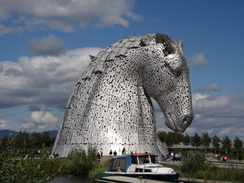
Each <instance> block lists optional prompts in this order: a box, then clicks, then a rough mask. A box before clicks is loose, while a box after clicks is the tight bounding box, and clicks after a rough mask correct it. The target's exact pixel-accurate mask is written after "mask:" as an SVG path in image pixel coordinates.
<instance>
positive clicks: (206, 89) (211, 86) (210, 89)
mask: <svg viewBox="0 0 244 183" xmlns="http://www.w3.org/2000/svg"><path fill="white" fill-rule="evenodd" d="M195 91H197V92H216V91H220V87H219V85H218V84H217V83H212V84H209V85H207V86H204V87H202V88H197V89H195Z"/></svg>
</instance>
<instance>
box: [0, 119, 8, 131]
mask: <svg viewBox="0 0 244 183" xmlns="http://www.w3.org/2000/svg"><path fill="white" fill-rule="evenodd" d="M7 127H8V122H7V121H5V120H0V130H1V129H6V128H7Z"/></svg>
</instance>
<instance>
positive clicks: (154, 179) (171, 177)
mask: <svg viewBox="0 0 244 183" xmlns="http://www.w3.org/2000/svg"><path fill="white" fill-rule="evenodd" d="M178 178H179V173H175V174H150V173H143V174H142V173H133V174H130V173H123V174H118V173H114V174H113V173H97V174H96V177H95V181H96V182H100V183H102V182H121V183H127V182H131V183H137V182H143V180H145V181H146V180H147V181H148V180H150V183H159V182H161V183H162V181H165V182H177V180H178Z"/></svg>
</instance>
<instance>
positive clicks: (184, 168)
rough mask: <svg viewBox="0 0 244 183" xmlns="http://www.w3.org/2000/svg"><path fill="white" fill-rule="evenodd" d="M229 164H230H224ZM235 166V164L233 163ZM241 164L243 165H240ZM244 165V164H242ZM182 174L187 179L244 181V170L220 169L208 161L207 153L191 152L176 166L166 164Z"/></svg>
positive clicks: (235, 167) (233, 168) (234, 167)
mask: <svg viewBox="0 0 244 183" xmlns="http://www.w3.org/2000/svg"><path fill="white" fill-rule="evenodd" d="M222 163H228V162H222ZM233 164H235V163H233ZM238 164H241V163H238ZM242 164H243V165H244V163H242ZM165 166H170V167H172V168H173V169H174V170H176V171H178V172H180V174H181V177H184V178H187V179H189V180H190V179H203V180H216V181H230V182H242V181H243V180H244V169H240V168H238V167H237V166H233V167H231V168H219V167H216V166H214V165H213V164H212V163H211V162H209V161H207V158H206V155H205V152H202V151H191V152H190V153H189V154H188V156H187V157H184V158H183V159H182V162H181V163H179V164H175V165H172V164H171V165H169V164H165Z"/></svg>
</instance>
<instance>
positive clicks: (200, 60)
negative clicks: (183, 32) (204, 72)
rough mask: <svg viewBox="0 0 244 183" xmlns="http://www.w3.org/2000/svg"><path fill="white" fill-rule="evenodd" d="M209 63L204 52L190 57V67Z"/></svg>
mask: <svg viewBox="0 0 244 183" xmlns="http://www.w3.org/2000/svg"><path fill="white" fill-rule="evenodd" d="M207 63H208V60H207V59H206V58H205V57H204V55H203V54H202V53H196V54H195V55H193V56H192V57H191V58H190V59H189V67H190V68H194V67H200V66H204V65H206V64H207Z"/></svg>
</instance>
